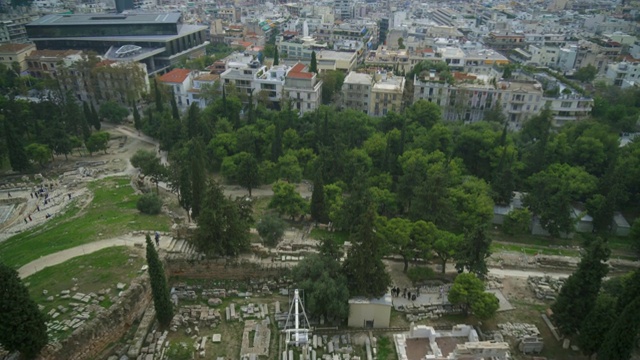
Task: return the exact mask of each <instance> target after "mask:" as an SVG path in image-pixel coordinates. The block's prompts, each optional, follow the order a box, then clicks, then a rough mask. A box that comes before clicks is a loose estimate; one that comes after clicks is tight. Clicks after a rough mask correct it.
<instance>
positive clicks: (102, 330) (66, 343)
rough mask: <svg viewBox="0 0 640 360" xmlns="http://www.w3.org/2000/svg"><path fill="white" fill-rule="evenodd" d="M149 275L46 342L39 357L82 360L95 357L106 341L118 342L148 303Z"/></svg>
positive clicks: (58, 359) (149, 295) (41, 359)
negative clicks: (106, 306) (74, 327)
mask: <svg viewBox="0 0 640 360" xmlns="http://www.w3.org/2000/svg"><path fill="white" fill-rule="evenodd" d="M151 299H152V296H151V285H150V283H149V276H148V275H146V274H145V275H143V276H141V277H138V278H137V279H135V280H133V281H132V283H131V286H130V287H129V289H128V290H126V291H125V292H124V293H123V294H122V296H121V297H120V298H119V299H118V301H117V302H116V303H115V304H113V305H112V306H111V307H110V308H109V309H106V310H105V311H104V312H102V313H100V314H98V316H96V317H95V318H94V319H91V320H89V321H88V322H87V323H85V325H84V326H82V327H79V328H78V329H77V330H76V331H74V332H73V333H72V334H71V335H70V336H69V337H68V338H66V339H64V340H63V341H62V342H60V343H56V344H50V345H48V346H47V347H46V348H45V349H44V350H43V351H42V353H41V355H40V357H39V359H40V360H85V359H93V358H95V357H96V356H98V355H99V354H100V353H101V352H102V351H103V350H104V349H105V348H106V347H107V346H109V344H111V343H113V342H115V341H118V340H119V339H120V338H122V336H124V335H125V333H126V332H127V331H128V330H129V329H130V328H131V326H132V325H133V323H134V322H136V321H137V320H139V319H140V318H141V317H142V315H143V314H144V312H145V310H146V309H147V307H148V306H149V304H150V303H151Z"/></svg>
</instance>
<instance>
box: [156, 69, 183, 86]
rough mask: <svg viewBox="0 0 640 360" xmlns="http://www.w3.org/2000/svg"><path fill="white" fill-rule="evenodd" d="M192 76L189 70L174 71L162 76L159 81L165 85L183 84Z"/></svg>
mask: <svg viewBox="0 0 640 360" xmlns="http://www.w3.org/2000/svg"><path fill="white" fill-rule="evenodd" d="M189 74H191V70H189V69H173V70H171V71H169V72H168V73H166V74H164V75H162V76H161V77H160V78H159V79H158V80H159V81H160V82H165V83H182V82H184V81H185V79H186V78H187V77H189Z"/></svg>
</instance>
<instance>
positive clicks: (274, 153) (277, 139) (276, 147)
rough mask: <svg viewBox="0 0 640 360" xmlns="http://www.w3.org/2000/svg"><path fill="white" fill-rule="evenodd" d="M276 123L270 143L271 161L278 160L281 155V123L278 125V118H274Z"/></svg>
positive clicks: (275, 161)
mask: <svg viewBox="0 0 640 360" xmlns="http://www.w3.org/2000/svg"><path fill="white" fill-rule="evenodd" d="M274 121H275V125H276V129H275V130H276V131H275V134H274V136H273V142H272V143H271V161H273V162H274V163H277V162H278V158H280V155H282V125H280V122H281V120H280V118H279V117H276V118H275V119H274Z"/></svg>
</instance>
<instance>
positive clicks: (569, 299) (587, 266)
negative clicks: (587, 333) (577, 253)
mask: <svg viewBox="0 0 640 360" xmlns="http://www.w3.org/2000/svg"><path fill="white" fill-rule="evenodd" d="M609 254H610V251H609V248H608V246H607V244H606V242H605V241H603V240H601V239H596V240H595V241H592V242H591V244H589V247H588V250H587V253H586V254H585V255H584V256H583V257H582V260H580V264H578V269H577V270H576V271H575V272H574V273H573V274H572V275H571V276H569V278H568V279H567V281H566V282H565V284H564V286H563V287H562V290H560V294H558V298H557V299H556V302H555V303H554V304H553V305H551V310H553V320H554V321H555V322H556V324H557V325H558V328H559V329H560V330H561V331H562V333H563V334H565V335H573V334H575V333H576V332H577V331H578V330H579V329H580V326H581V324H582V321H583V320H584V319H585V318H586V317H587V315H588V314H589V312H591V310H592V309H593V307H594V306H595V303H596V300H597V298H598V293H599V291H600V285H601V284H602V278H603V277H604V276H605V275H607V272H608V271H609V266H608V265H607V264H605V263H604V262H605V261H607V260H608V259H609Z"/></svg>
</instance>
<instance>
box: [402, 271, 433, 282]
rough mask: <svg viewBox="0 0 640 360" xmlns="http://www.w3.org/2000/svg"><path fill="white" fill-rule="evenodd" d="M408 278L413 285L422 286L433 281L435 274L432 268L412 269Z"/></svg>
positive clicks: (408, 273) (408, 272)
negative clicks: (421, 284) (428, 281)
mask: <svg viewBox="0 0 640 360" xmlns="http://www.w3.org/2000/svg"><path fill="white" fill-rule="evenodd" d="M407 276H408V277H409V280H411V282H412V283H413V284H420V283H423V282H425V281H427V280H431V279H433V278H434V276H435V272H434V271H433V269H432V268H430V267H412V268H409V270H408V271H407Z"/></svg>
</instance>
